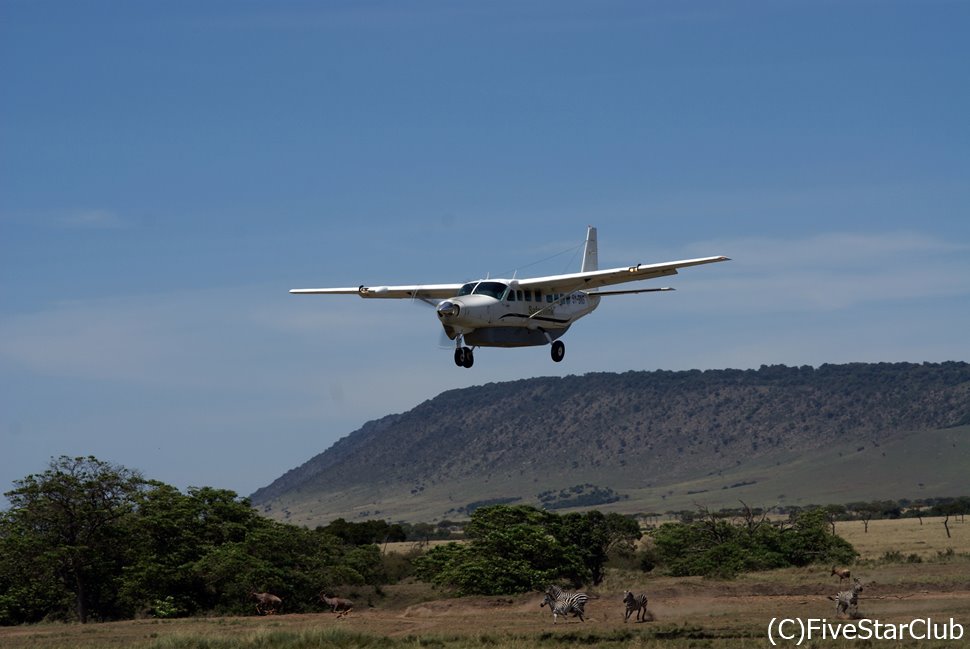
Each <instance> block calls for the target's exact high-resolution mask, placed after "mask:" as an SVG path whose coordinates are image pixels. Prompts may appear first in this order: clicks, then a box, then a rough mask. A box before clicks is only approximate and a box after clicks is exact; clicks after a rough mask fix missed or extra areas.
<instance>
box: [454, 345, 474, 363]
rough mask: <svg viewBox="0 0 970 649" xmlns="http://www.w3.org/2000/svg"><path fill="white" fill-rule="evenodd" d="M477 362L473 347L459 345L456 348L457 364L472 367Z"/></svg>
mask: <svg viewBox="0 0 970 649" xmlns="http://www.w3.org/2000/svg"><path fill="white" fill-rule="evenodd" d="M474 364H475V354H474V353H472V348H471V347H459V348H457V349H456V350H455V365H457V366H458V367H471V366H472V365H474Z"/></svg>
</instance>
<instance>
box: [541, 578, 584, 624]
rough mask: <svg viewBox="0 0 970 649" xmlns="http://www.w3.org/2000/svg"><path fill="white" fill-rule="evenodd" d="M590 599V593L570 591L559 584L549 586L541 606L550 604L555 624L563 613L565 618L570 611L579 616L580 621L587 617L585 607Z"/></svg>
mask: <svg viewBox="0 0 970 649" xmlns="http://www.w3.org/2000/svg"><path fill="white" fill-rule="evenodd" d="M588 599H589V595H587V594H586V593H570V592H568V591H565V590H563V589H562V588H560V587H559V586H549V587H548V588H547V589H546V596H545V598H544V599H543V600H542V603H541V604H539V608H542V607H543V606H548V607H549V609H550V610H551V611H552V623H553V624H555V623H556V620H557V619H558V618H559V616H560V615H562V616H563V617H564V618H565V617H566V615H568V614H569V613H572V614H573V615H574V616H576V617H578V618H579V621H580V622H585V621H586V619H585V618H584V617H583V614H584V613H585V612H586V611H585V610H584V608H583V607H585V606H586V601H587V600H588Z"/></svg>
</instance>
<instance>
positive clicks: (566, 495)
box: [537, 483, 626, 509]
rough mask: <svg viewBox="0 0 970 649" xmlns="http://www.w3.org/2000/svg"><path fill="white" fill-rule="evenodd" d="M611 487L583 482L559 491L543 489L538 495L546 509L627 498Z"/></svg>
mask: <svg viewBox="0 0 970 649" xmlns="http://www.w3.org/2000/svg"><path fill="white" fill-rule="evenodd" d="M625 497H626V496H621V495H620V494H618V493H616V492H615V491H613V490H612V489H610V488H609V487H597V486H596V485H594V484H589V483H587V484H581V485H576V486H574V487H570V488H568V489H560V490H559V491H543V492H542V493H541V494H539V495H538V496H537V498H538V499H539V504H540V505H541V506H542V507H543V508H544V509H566V508H567V507H595V506H596V505H607V504H609V503H615V502H616V501H618V500H621V499H623V498H625Z"/></svg>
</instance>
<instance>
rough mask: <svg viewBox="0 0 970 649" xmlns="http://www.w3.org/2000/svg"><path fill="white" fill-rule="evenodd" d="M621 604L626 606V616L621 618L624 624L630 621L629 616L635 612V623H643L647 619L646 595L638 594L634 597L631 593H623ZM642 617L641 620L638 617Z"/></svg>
mask: <svg viewBox="0 0 970 649" xmlns="http://www.w3.org/2000/svg"><path fill="white" fill-rule="evenodd" d="M623 603H624V604H626V615H625V616H623V622H624V623H626V621H627V620H629V619H630V615H631V614H632V613H633V612H634V611H636V612H637V617H636V621H637V622H645V621H646V619H647V595H646V594H645V593H640V594H639V595H634V594H633V593H632V592H630V591H628V590H626V591H623ZM641 614H642V615H643V619H641V618H640V615H641Z"/></svg>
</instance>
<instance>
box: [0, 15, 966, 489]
mask: <svg viewBox="0 0 970 649" xmlns="http://www.w3.org/2000/svg"><path fill="white" fill-rule="evenodd" d="M968 28H970V3H967V2H946V1H932V0H931V1H920V2H916V1H906V2H897V1H891V0H890V1H885V2H875V1H872V2H869V1H857V2H798V1H792V2H757V1H754V2H737V3H722V2H689V3H685V2H633V1H631V2H571V1H568V0H567V1H556V2H551V1H550V2H530V1H525V2H495V3H471V2H444V1H442V2H411V3H401V2H367V1H363V2H360V1H354V2H349V1H348V2H292V1H282V2H272V3H270V2H242V1H241V2H220V1H210V2H204V3H200V2H179V1H175V2H147V1H146V2H138V1H136V2H131V1H118V2H103V1H99V0H92V1H91V2H82V3H78V2H48V1H45V0H31V1H19V0H15V1H12V0H0V489H2V490H4V491H5V490H8V489H10V488H12V483H13V481H14V480H16V479H18V478H21V477H23V476H25V475H26V474H28V473H31V472H36V471H42V470H44V469H45V468H46V466H47V464H48V462H49V460H50V458H51V457H56V456H59V455H61V454H67V455H87V454H93V455H96V456H97V457H99V458H100V459H103V460H108V461H111V462H116V463H119V464H122V465H124V466H127V467H129V468H134V469H139V470H141V471H142V472H143V473H144V474H145V475H146V476H148V477H151V478H155V479H159V480H163V481H165V482H169V483H171V484H175V485H176V486H179V487H182V488H185V487H187V486H190V485H194V486H202V485H210V486H216V487H224V488H229V489H233V490H236V491H238V492H239V493H241V494H248V493H250V492H252V491H253V490H255V489H256V488H258V487H260V486H263V485H265V484H268V483H269V482H271V481H272V480H273V479H275V478H276V477H278V476H279V475H281V474H282V473H283V472H285V471H286V470H288V469H290V468H292V467H294V466H297V465H299V464H301V463H302V462H304V461H306V460H307V459H309V458H310V457H312V456H313V455H315V454H316V453H319V452H321V451H323V450H324V449H326V448H327V447H329V446H330V445H331V444H332V443H333V442H334V441H335V440H337V439H338V438H340V437H342V436H344V435H346V434H348V433H350V432H352V431H353V430H355V429H356V428H358V427H359V426H360V425H361V424H363V423H364V422H366V421H368V420H370V419H374V418H378V417H381V416H383V415H386V414H390V413H395V412H401V411H405V410H408V409H410V408H411V407H413V406H415V405H417V404H418V403H420V402H422V401H424V400H426V399H430V398H433V397H434V396H435V395H437V394H439V393H440V392H442V391H444V390H447V389H451V388H460V387H466V386H470V385H478V384H483V383H487V382H493V381H508V380H516V379H521V378H528V377H535V376H548V375H565V374H584V373H587V372H599V371H617V372H622V371H628V370H654V369H675V370H677V369H690V368H701V369H708V368H724V367H736V368H756V367H759V366H760V365H762V364H776V363H784V364H788V365H803V364H808V365H815V366H817V365H820V364H822V363H845V362H852V361H913V362H921V361H944V360H968V352H967V349H968V345H967V340H968V335H967V332H968V331H970V301H968V298H970V214H968V206H970V120H968V119H967V115H970V68H968V66H967V61H968V60H970V45H968V40H967V38H966V33H967V31H968ZM587 224H593V225H596V226H598V228H599V238H600V265H601V267H609V266H622V265H627V264H632V263H639V262H643V263H647V262H659V261H668V260H673V259H682V258H685V257H694V256H706V255H727V256H729V257H731V258H732V259H733V261H731V262H729V263H726V264H717V265H714V266H706V267H699V268H690V269H686V270H684V271H683V272H682V274H681V275H679V276H677V277H674V278H670V279H669V281H665V282H663V283H662V284H663V285H670V286H673V287H675V288H677V289H678V290H677V291H676V292H672V293H662V294H646V295H640V296H625V297H618V298H614V299H613V300H610V301H608V302H605V303H604V304H603V305H602V306H601V307H600V309H599V310H598V311H597V312H596V313H595V314H593V315H592V316H590V317H589V318H587V319H584V320H582V321H580V322H579V323H578V324H576V325H575V326H574V327H573V329H572V330H571V331H570V332H569V333H568V334H567V335H566V337H565V338H564V341H565V342H566V348H567V353H566V359H565V360H564V361H563V363H561V364H553V363H552V362H551V360H550V359H549V356H548V349H547V348H530V349H521V350H504V349H482V350H479V352H478V353H477V354H476V362H475V367H474V368H473V369H471V370H464V369H461V368H457V367H455V366H454V364H453V363H452V359H451V351H450V350H449V349H442V348H440V346H439V343H440V334H439V330H440V326H439V325H438V323H437V320H436V318H435V316H434V312H433V311H432V310H430V309H424V308H419V307H418V306H414V305H411V304H407V303H402V302H395V301H386V302H385V301H364V300H360V299H358V298H356V297H353V296H345V297H336V296H335V297H324V296H291V295H289V294H288V293H287V290H288V289H290V288H296V287H312V286H357V285H359V284H363V283H367V284H387V283H404V284H407V283H435V282H458V281H465V280H468V279H473V278H475V277H479V276H484V275H486V274H491V276H493V277H494V276H501V275H510V274H511V273H512V272H517V273H518V274H519V276H523V275H536V274H550V273H561V272H566V271H571V270H574V269H576V268H578V264H579V254H578V251H577V247H578V246H579V245H580V244H581V242H582V239H583V237H584V234H585V228H586V225H587ZM655 285H660V284H655ZM510 407H514V404H510Z"/></svg>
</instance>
